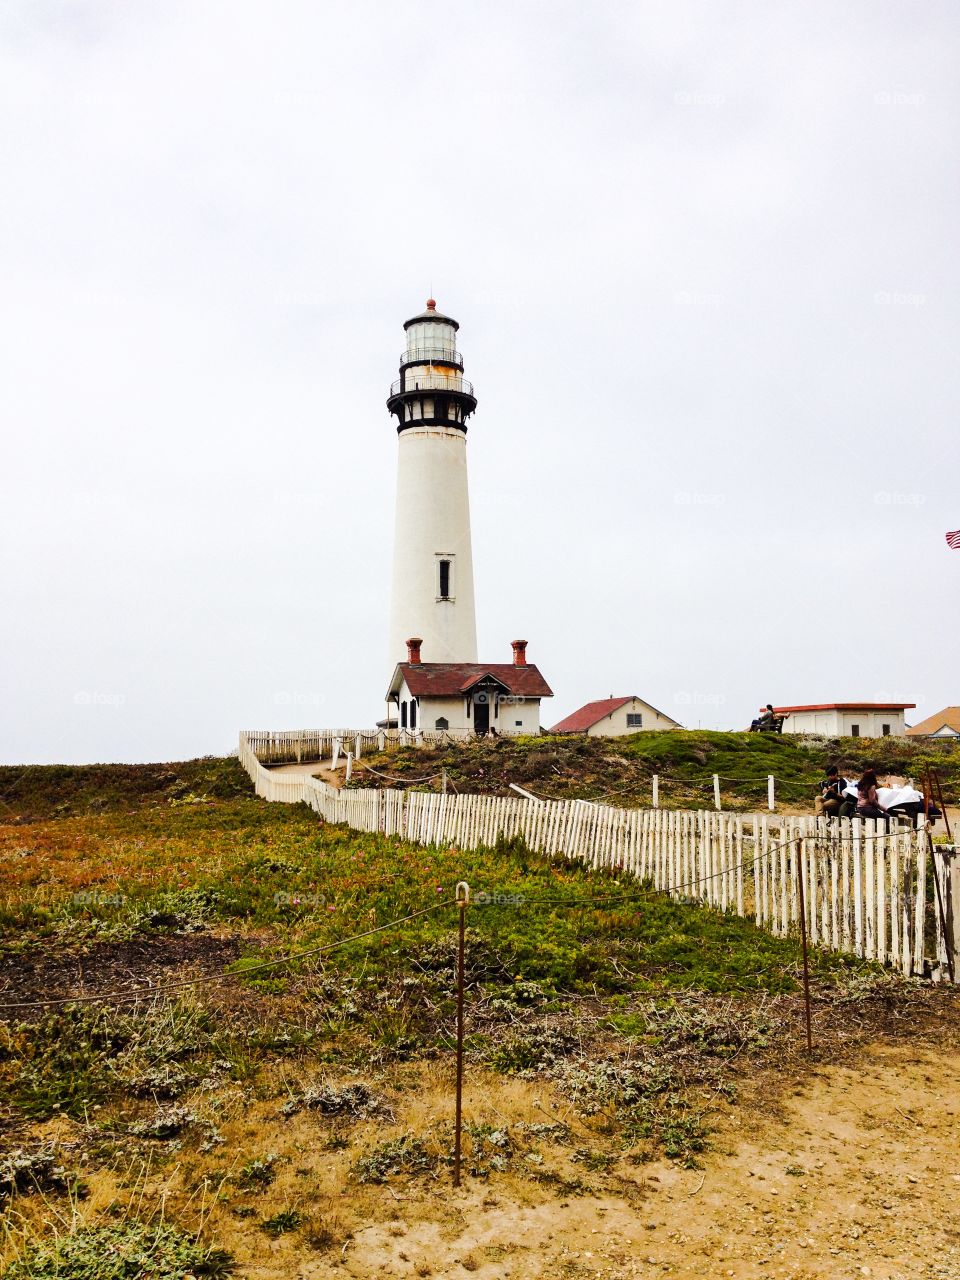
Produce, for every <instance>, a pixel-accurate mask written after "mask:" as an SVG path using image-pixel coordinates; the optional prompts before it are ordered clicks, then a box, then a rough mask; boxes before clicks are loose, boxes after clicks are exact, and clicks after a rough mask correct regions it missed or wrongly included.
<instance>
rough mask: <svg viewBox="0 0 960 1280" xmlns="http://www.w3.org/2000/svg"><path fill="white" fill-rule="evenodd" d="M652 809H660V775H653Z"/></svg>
mask: <svg viewBox="0 0 960 1280" xmlns="http://www.w3.org/2000/svg"><path fill="white" fill-rule="evenodd" d="M653 807H654V809H659V808H660V775H659V774H657V773H655V774H654V775H653Z"/></svg>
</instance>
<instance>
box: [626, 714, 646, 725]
mask: <svg viewBox="0 0 960 1280" xmlns="http://www.w3.org/2000/svg"><path fill="white" fill-rule="evenodd" d="M627 728H628V729H642V728H643V715H642V713H641V712H639V711H628V712H627Z"/></svg>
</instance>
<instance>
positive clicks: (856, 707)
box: [773, 702, 917, 716]
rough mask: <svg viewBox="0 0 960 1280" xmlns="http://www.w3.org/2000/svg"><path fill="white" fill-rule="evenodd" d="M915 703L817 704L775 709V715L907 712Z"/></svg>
mask: <svg viewBox="0 0 960 1280" xmlns="http://www.w3.org/2000/svg"><path fill="white" fill-rule="evenodd" d="M916 705H917V704H916V703H915V702H817V703H814V704H813V705H811V706H808V707H774V708H773V712H774V715H778V716H787V715H789V714H790V713H791V711H905V710H906V709H907V707H915V706H916Z"/></svg>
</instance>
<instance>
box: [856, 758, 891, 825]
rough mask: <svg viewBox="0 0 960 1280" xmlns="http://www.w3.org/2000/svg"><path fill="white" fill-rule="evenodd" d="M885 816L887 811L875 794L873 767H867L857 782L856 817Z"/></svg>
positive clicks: (875, 777)
mask: <svg viewBox="0 0 960 1280" xmlns="http://www.w3.org/2000/svg"><path fill="white" fill-rule="evenodd" d="M886 816H887V811H886V809H885V808H884V807H883V805H882V804H881V803H880V797H879V796H878V795H877V775H876V773H875V771H874V770H873V769H867V770H866V771H865V773H864V775H863V777H862V778H861V779H860V781H859V782H858V783H857V817H858V818H885V817H886Z"/></svg>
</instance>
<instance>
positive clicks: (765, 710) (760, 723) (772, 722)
mask: <svg viewBox="0 0 960 1280" xmlns="http://www.w3.org/2000/svg"><path fill="white" fill-rule="evenodd" d="M750 728H751V729H754V730H757V731H759V732H760V733H763V732H764V730H766V729H774V728H776V716H775V715H774V714H773V704H772V703H770V702H768V703H767V705H766V706H765V707H761V708H760V714H759V716H758V717H757V718H756V720H754V721H753V722H752V723H751V725H750Z"/></svg>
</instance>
